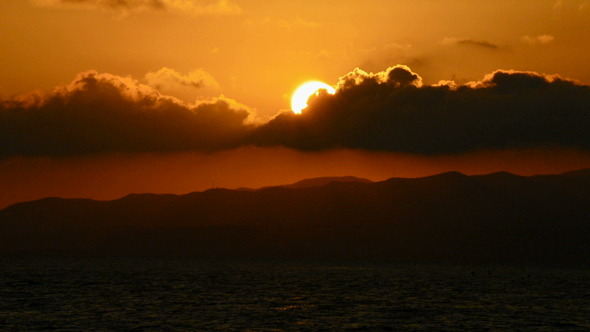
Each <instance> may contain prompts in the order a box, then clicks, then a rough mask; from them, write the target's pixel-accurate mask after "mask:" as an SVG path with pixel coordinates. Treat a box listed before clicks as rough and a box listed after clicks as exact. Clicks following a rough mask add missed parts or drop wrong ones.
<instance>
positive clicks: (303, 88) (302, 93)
mask: <svg viewBox="0 0 590 332" xmlns="http://www.w3.org/2000/svg"><path fill="white" fill-rule="evenodd" d="M321 89H324V90H326V91H327V92H328V93H330V94H334V93H335V92H336V90H335V89H334V88H333V87H332V86H330V85H328V84H326V83H324V82H320V81H310V82H306V83H303V84H301V85H300V86H299V87H298V88H297V90H295V92H294V93H293V96H292V97H291V110H293V112H295V113H297V114H301V111H302V110H303V109H304V108H306V107H307V100H308V99H309V97H311V96H312V95H313V94H317V93H318V91H319V90H321Z"/></svg>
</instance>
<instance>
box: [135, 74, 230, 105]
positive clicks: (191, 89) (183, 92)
mask: <svg viewBox="0 0 590 332" xmlns="http://www.w3.org/2000/svg"><path fill="white" fill-rule="evenodd" d="M144 81H145V83H146V84H147V85H149V86H151V87H154V88H155V89H157V90H158V91H160V92H162V93H164V94H169V95H172V96H175V97H177V98H180V99H182V100H185V101H193V100H195V99H198V98H202V97H205V96H216V95H219V89H220V87H219V83H218V82H217V81H216V80H215V78H213V76H211V74H209V73H207V72H206V71H204V70H202V69H196V70H193V71H190V72H189V73H187V74H182V73H179V72H178V71H176V70H174V69H170V68H168V67H162V68H161V69H159V70H158V71H155V72H149V73H147V74H146V75H145V77H144Z"/></svg>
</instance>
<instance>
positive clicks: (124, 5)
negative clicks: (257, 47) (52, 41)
mask: <svg viewBox="0 0 590 332" xmlns="http://www.w3.org/2000/svg"><path fill="white" fill-rule="evenodd" d="M31 1H32V2H33V4H35V5H38V6H43V7H55V8H76V7H78V8H91V9H93V8H96V9H107V10H113V11H116V12H118V13H119V14H120V15H123V16H125V15H127V14H128V13H130V12H136V11H142V10H161V11H170V12H178V13H184V14H190V15H227V14H239V13H241V11H242V9H241V8H240V6H238V5H237V4H235V3H233V2H232V1H231V0H31Z"/></svg>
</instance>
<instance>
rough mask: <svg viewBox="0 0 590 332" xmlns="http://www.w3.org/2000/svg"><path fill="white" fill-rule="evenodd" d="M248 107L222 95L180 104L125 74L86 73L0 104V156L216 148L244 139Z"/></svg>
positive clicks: (247, 126) (249, 115) (231, 145)
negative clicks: (41, 92) (42, 90)
mask: <svg viewBox="0 0 590 332" xmlns="http://www.w3.org/2000/svg"><path fill="white" fill-rule="evenodd" d="M250 117H251V110H250V109H248V108H247V107H246V106H244V105H240V104H239V103H237V102H235V101H233V100H231V99H229V98H225V97H219V98H214V99H211V100H207V101H201V102H200V103H197V104H193V105H188V104H186V103H183V102H181V101H180V100H178V99H176V98H173V97H170V96H165V95H162V94H161V93H159V92H158V91H157V90H155V89H153V88H151V87H149V86H147V85H143V84H140V83H139V82H138V81H136V80H133V79H131V78H128V77H121V76H116V75H111V74H99V73H97V72H95V71H88V72H84V73H81V74H79V75H78V76H77V77H76V78H75V79H74V81H73V82H72V83H70V84H69V85H66V86H60V87H57V88H56V89H55V90H54V91H53V92H52V93H49V94H31V95H27V96H23V97H20V98H15V99H12V100H5V101H2V103H1V104H0V141H2V142H3V144H2V147H0V156H11V155H49V156H53V155H57V156H61V155H78V154H93V153H102V152H141V151H144V152H156V151H179V150H191V149H197V150H219V149H227V148H231V147H234V146H237V145H238V144H239V142H241V141H243V140H244V139H245V136H246V133H247V132H248V130H249V128H250V125H248V124H247V122H248V119H249V118H250Z"/></svg>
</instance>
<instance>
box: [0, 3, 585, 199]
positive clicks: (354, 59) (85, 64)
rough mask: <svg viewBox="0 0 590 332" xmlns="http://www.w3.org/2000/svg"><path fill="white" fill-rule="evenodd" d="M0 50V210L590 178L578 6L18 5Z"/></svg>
mask: <svg viewBox="0 0 590 332" xmlns="http://www.w3.org/2000/svg"><path fill="white" fill-rule="evenodd" d="M0 45H2V49H1V51H0V67H1V68H2V70H0V142H1V143H0V144H1V145H0V187H2V190H0V208H2V207H5V206H7V205H8V204H11V203H15V202H19V201H25V200H32V199H37V198H42V197H46V196H62V197H90V198H96V199H114V198H118V197H120V196H124V195H126V194H128V193H131V192H157V193H167V192H170V193H178V194H180V193H186V192H190V191H195V190H204V189H207V188H210V187H228V188H237V187H245V186H248V187H261V186H267V185H273V184H283V183H289V182H294V181H297V180H300V179H303V178H308V177H315V176H336V175H355V176H360V177H366V178H369V179H372V180H383V179H386V178H389V177H393V176H400V177H403V176H422V175H430V174H434V173H437V172H442V171H448V170H458V171H462V172H465V173H470V174H474V173H488V172H494V171H501V170H505V171H511V172H515V173H518V174H523V175H525V174H526V175H530V174H538V173H552V172H562V171H568V170H574V169H580V168H586V167H590V87H589V85H590V62H589V59H590V1H588V0H570V1H568V0H562V1H555V0H522V1H504V0H501V1H467V0H440V1H432V0H430V1H427V0H395V1H384V0H383V1H377V0H365V1H356V0H354V1H353V0H338V1H336V0H326V1H308V0H302V1H286V0H275V1H266V0H11V1H1V2H0ZM309 80H319V81H322V82H325V83H327V84H329V85H332V86H334V87H335V88H336V93H335V94H334V95H329V94H326V93H322V92H320V93H319V95H318V96H317V97H315V98H314V97H312V99H311V100H310V106H309V107H308V108H307V109H305V110H304V112H303V114H301V115H296V114H293V113H292V112H291V111H290V103H291V100H290V99H291V95H292V94H293V92H294V91H295V89H296V88H297V87H298V86H299V85H301V84H302V83H304V82H306V81H309Z"/></svg>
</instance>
